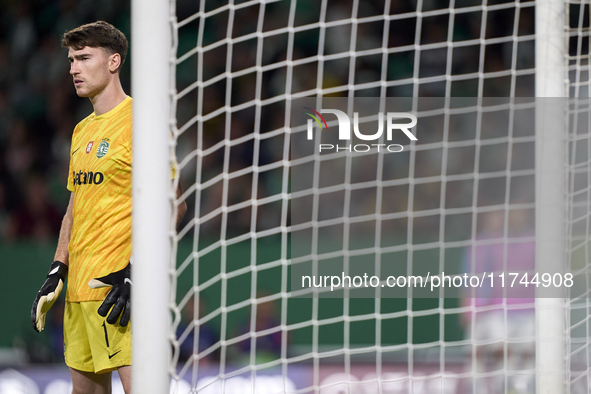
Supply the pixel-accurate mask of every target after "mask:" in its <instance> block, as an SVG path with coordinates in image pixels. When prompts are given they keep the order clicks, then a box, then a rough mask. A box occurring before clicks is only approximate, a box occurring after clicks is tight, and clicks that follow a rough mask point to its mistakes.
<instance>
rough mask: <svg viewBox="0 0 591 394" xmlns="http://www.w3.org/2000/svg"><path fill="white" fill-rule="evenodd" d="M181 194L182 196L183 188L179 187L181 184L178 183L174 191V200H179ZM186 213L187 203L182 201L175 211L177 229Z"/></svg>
mask: <svg viewBox="0 0 591 394" xmlns="http://www.w3.org/2000/svg"><path fill="white" fill-rule="evenodd" d="M182 194H183V188H182V186H181V183H180V182H179V187H178V188H177V189H176V198H177V199H179V197H180V196H181V195H182ZM186 212H187V203H186V202H185V201H183V202H181V203H180V204H179V205H178V207H177V211H176V226H177V227H178V226H179V224H180V223H181V220H182V219H183V216H185V213H186Z"/></svg>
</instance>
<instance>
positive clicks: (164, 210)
mask: <svg viewBox="0 0 591 394" xmlns="http://www.w3.org/2000/svg"><path fill="white" fill-rule="evenodd" d="M132 9H133V12H132V21H131V27H132V32H131V62H132V64H131V85H132V91H131V95H132V97H133V141H132V143H133V174H132V176H133V187H132V196H133V215H132V222H133V224H132V245H133V261H132V264H133V265H132V281H133V286H132V295H131V296H132V311H133V312H132V313H133V318H132V321H131V325H132V335H133V337H132V338H133V339H132V346H133V355H132V357H133V370H132V371H133V374H132V387H133V392H134V393H166V392H168V390H169V385H170V377H169V375H168V368H169V365H170V345H169V336H170V313H169V306H170V303H169V299H170V290H169V289H170V276H169V272H170V268H169V267H170V263H169V262H170V259H171V257H170V251H171V247H170V245H171V238H170V231H171V193H172V192H171V167H170V162H171V155H170V152H171V148H170V144H171V141H170V135H171V128H170V108H171V105H170V103H171V96H170V95H171V91H170V89H171V86H170V78H169V76H170V74H171V71H170V53H171V51H172V49H171V48H172V40H171V31H172V29H171V24H170V17H169V13H170V5H169V3H168V2H166V1H150V2H145V1H142V0H134V1H133V2H132ZM172 228H173V229H174V227H172Z"/></svg>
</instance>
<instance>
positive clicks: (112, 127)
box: [66, 97, 132, 302]
mask: <svg viewBox="0 0 591 394" xmlns="http://www.w3.org/2000/svg"><path fill="white" fill-rule="evenodd" d="M131 103H132V100H131V98H130V97H127V98H126V99H125V100H124V101H123V102H121V103H120V104H119V105H118V106H117V107H115V108H113V109H112V110H111V111H109V112H107V113H105V114H102V115H100V116H97V115H95V114H94V113H92V114H90V115H89V116H88V117H87V118H86V119H84V120H83V121H82V122H80V123H79V124H78V125H77V126H76V128H75V129H74V133H73V135H72V147H71V150H70V173H69V175H68V190H70V191H71V192H73V193H74V205H73V217H74V223H73V227H72V234H71V238H70V244H69V246H68V252H69V260H70V263H69V265H70V267H69V273H68V288H67V292H66V300H67V301H70V302H80V301H98V300H103V299H104V298H105V296H106V295H107V293H108V291H109V289H108V288H107V289H91V288H90V287H88V281H89V280H90V279H93V278H98V277H101V276H104V275H107V274H109V273H111V272H115V271H118V270H120V269H123V268H124V267H125V266H126V265H127V263H128V261H129V258H130V257H131V120H132V109H131Z"/></svg>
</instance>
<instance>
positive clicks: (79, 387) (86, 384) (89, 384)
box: [70, 368, 111, 394]
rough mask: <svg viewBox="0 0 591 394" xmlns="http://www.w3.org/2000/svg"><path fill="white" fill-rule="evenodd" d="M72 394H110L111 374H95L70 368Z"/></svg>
mask: <svg viewBox="0 0 591 394" xmlns="http://www.w3.org/2000/svg"><path fill="white" fill-rule="evenodd" d="M70 375H71V376H72V388H73V390H72V394H111V373H110V372H107V373H103V374H96V373H94V372H84V371H79V370H77V369H74V368H70Z"/></svg>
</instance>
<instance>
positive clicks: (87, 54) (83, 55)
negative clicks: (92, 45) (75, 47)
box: [68, 53, 91, 62]
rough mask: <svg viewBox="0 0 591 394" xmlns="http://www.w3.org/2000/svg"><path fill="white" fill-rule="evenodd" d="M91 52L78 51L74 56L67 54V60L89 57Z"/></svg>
mask: <svg viewBox="0 0 591 394" xmlns="http://www.w3.org/2000/svg"><path fill="white" fill-rule="evenodd" d="M90 56H91V54H90V53H78V54H76V55H74V56H68V60H69V61H70V62H71V61H72V60H74V59H76V60H80V59H82V58H83V57H90Z"/></svg>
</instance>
